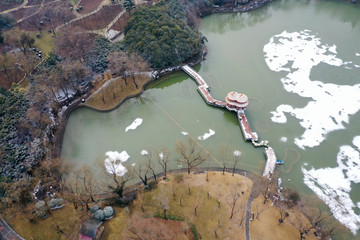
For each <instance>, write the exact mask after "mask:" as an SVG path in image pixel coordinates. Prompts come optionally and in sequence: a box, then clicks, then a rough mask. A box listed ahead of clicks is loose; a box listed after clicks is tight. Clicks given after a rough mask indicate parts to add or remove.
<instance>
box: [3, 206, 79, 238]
mask: <svg viewBox="0 0 360 240" xmlns="http://www.w3.org/2000/svg"><path fill="white" fill-rule="evenodd" d="M82 215H84V212H83V211H80V210H78V211H76V210H75V209H74V208H73V207H72V205H70V204H68V205H66V206H65V207H63V208H61V209H56V210H51V216H48V217H47V218H46V219H39V218H35V220H36V223H33V222H31V221H30V220H29V219H28V218H26V217H24V216H23V215H17V216H15V217H14V218H13V219H12V220H11V221H10V222H9V223H10V224H11V226H12V227H13V228H14V230H15V231H16V232H17V233H18V234H19V235H20V236H22V237H24V238H25V239H36V240H42V239H44V240H48V239H54V240H56V239H59V240H60V239H71V238H73V237H75V236H76V234H77V232H78V230H79V229H80V226H81V223H82V221H81V220H80V219H79V217H80V216H82ZM57 226H58V227H59V229H61V230H62V231H64V233H65V234H62V233H59V231H57Z"/></svg>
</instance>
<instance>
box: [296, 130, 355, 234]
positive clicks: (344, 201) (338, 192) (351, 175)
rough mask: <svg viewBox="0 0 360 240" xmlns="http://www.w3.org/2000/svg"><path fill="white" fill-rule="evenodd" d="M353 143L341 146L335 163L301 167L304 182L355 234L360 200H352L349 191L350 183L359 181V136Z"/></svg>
mask: <svg viewBox="0 0 360 240" xmlns="http://www.w3.org/2000/svg"><path fill="white" fill-rule="evenodd" d="M352 143H353V145H354V146H349V145H345V146H341V147H340V151H339V153H338V154H337V164H338V165H339V166H338V167H336V168H320V169H314V168H311V169H310V170H306V169H305V168H302V171H303V173H304V182H305V184H306V185H307V186H308V187H309V188H310V189H312V190H313V191H314V192H315V193H316V194H317V195H318V196H319V198H321V199H322V200H323V201H324V202H325V203H326V204H327V205H328V206H329V207H330V210H331V212H332V213H333V214H334V217H335V218H336V219H338V220H339V221H340V222H341V223H342V224H344V225H345V226H346V227H347V228H349V229H350V230H351V231H352V233H353V234H356V232H357V231H358V230H359V229H360V214H356V212H359V211H360V202H357V203H354V202H353V200H352V199H351V198H350V192H351V184H352V183H355V184H359V183H360V174H359V173H360V136H356V137H355V138H354V139H353V142H352ZM355 210H357V211H355Z"/></svg>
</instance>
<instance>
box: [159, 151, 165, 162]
mask: <svg viewBox="0 0 360 240" xmlns="http://www.w3.org/2000/svg"><path fill="white" fill-rule="evenodd" d="M159 158H160V159H161V160H163V159H164V153H163V152H161V153H159Z"/></svg>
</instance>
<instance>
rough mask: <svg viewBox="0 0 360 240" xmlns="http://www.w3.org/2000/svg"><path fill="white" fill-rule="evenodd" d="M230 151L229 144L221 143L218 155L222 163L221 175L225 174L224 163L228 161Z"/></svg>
mask: <svg viewBox="0 0 360 240" xmlns="http://www.w3.org/2000/svg"><path fill="white" fill-rule="evenodd" d="M230 152H231V150H230V147H229V145H223V146H221V147H220V148H219V157H220V160H221V163H222V165H223V172H222V174H223V175H224V174H225V170H226V163H227V162H228V161H229V157H230Z"/></svg>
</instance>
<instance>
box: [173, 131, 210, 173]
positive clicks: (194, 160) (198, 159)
mask: <svg viewBox="0 0 360 240" xmlns="http://www.w3.org/2000/svg"><path fill="white" fill-rule="evenodd" d="M175 149H176V151H177V153H178V154H179V155H180V157H179V158H178V159H177V161H178V162H179V163H182V164H185V165H186V167H187V172H188V174H190V172H191V170H192V169H194V168H195V167H197V166H199V165H200V164H202V163H203V162H205V161H206V160H207V158H208V156H207V154H205V153H204V152H203V151H201V150H200V149H198V145H197V143H196V142H195V140H194V139H192V138H188V141H187V143H184V142H183V141H179V142H177V143H175Z"/></svg>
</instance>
